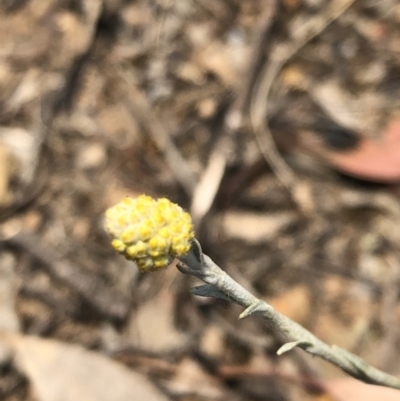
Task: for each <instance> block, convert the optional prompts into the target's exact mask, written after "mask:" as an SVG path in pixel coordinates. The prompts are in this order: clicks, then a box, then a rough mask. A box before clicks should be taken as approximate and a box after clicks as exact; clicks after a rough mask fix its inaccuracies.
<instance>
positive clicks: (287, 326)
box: [178, 240, 400, 389]
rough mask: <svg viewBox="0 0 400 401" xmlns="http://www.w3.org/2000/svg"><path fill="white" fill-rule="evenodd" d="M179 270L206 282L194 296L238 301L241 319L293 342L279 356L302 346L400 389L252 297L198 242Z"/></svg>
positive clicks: (362, 377) (398, 381)
mask: <svg viewBox="0 0 400 401" xmlns="http://www.w3.org/2000/svg"><path fill="white" fill-rule="evenodd" d="M178 269H179V270H180V271H181V272H182V273H184V274H190V275H192V276H195V277H197V278H199V279H201V280H202V281H204V282H205V283H206V284H205V285H201V286H199V287H195V288H193V289H192V293H193V294H195V295H199V296H203V297H213V298H220V299H224V300H227V301H230V302H235V303H237V304H239V305H241V306H243V307H244V308H245V310H244V311H243V312H242V313H241V314H240V316H239V318H240V319H243V318H246V317H249V316H251V315H258V316H261V317H262V318H263V319H265V320H266V321H267V323H268V324H269V326H271V327H272V328H274V329H275V330H278V331H279V332H281V333H282V334H284V335H285V336H286V338H287V339H288V340H289V342H288V343H286V344H285V345H283V346H282V347H281V348H280V349H279V350H278V352H277V353H278V355H281V354H283V353H285V352H288V351H290V350H292V349H293V348H295V347H299V348H301V349H303V350H304V351H306V352H308V353H309V354H312V355H315V356H319V357H320V358H322V359H325V360H326V361H328V362H330V363H332V364H333V365H336V366H337V367H338V368H340V369H342V370H343V371H344V372H346V373H348V374H349V375H350V376H353V377H354V378H356V379H358V380H360V381H363V382H365V383H369V384H375V385H380V386H385V387H392V388H396V389H400V379H398V378H397V377H394V376H391V375H389V374H387V373H385V372H382V371H380V370H379V369H376V368H374V367H373V366H371V365H369V364H368V363H367V362H365V361H364V360H363V359H361V358H359V357H358V356H356V355H354V354H352V353H351V352H348V351H346V350H344V349H342V348H340V347H337V346H335V345H332V346H330V345H328V344H326V343H324V342H323V341H321V340H320V339H318V338H317V337H315V336H314V335H313V334H312V333H311V332H309V331H308V330H307V329H305V328H304V327H302V326H301V325H299V324H298V323H296V322H294V321H293V320H291V319H289V318H288V317H286V316H284V315H282V314H281V313H279V312H278V311H276V310H275V309H274V308H273V307H272V306H271V305H269V304H268V303H266V302H265V301H262V300H260V299H258V298H257V297H255V296H254V295H252V294H251V293H250V292H249V291H247V290H246V289H245V288H243V287H242V286H241V285H240V284H238V283H237V282H236V281H235V280H233V279H232V278H231V277H230V276H229V275H228V274H226V273H225V272H224V271H223V270H222V269H221V268H220V267H218V266H217V265H216V264H215V263H214V262H213V261H212V260H211V259H210V258H209V257H208V256H207V255H205V254H204V253H203V252H202V250H201V246H200V244H199V242H198V241H197V240H194V242H193V247H192V249H191V251H190V252H189V253H188V254H187V255H185V256H184V257H181V258H180V259H179V263H178Z"/></svg>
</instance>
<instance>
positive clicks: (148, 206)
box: [105, 195, 194, 272]
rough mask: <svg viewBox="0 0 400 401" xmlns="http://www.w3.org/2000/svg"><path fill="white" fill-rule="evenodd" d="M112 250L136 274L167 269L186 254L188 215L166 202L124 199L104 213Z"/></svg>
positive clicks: (190, 232)
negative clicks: (128, 262)
mask: <svg viewBox="0 0 400 401" xmlns="http://www.w3.org/2000/svg"><path fill="white" fill-rule="evenodd" d="M105 228H106V231H107V232H108V234H109V235H110V237H111V238H112V240H111V245H112V247H113V248H114V249H115V250H116V251H117V252H119V253H121V254H122V255H124V256H125V257H126V258H127V259H129V260H133V261H135V262H136V263H137V265H138V266H139V269H140V271H142V272H144V271H154V270H158V269H160V268H163V267H165V266H167V265H169V264H170V263H171V262H172V260H173V259H174V258H175V257H179V256H183V255H185V254H187V253H188V252H189V251H190V248H191V246H192V240H193V238H194V230H193V223H192V219H191V217H190V215H189V213H186V212H185V211H183V209H182V208H181V207H180V206H178V205H176V204H175V203H172V202H171V201H170V200H168V199H166V198H161V199H158V200H155V199H153V198H151V197H150V196H146V195H140V196H139V197H137V198H136V199H133V198H130V197H126V198H124V199H123V200H122V201H121V202H120V203H118V204H117V205H115V206H113V207H111V208H110V209H108V210H107V211H106V213H105Z"/></svg>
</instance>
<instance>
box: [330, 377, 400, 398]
mask: <svg viewBox="0 0 400 401" xmlns="http://www.w3.org/2000/svg"><path fill="white" fill-rule="evenodd" d="M325 388H326V389H327V392H328V393H329V394H330V395H331V396H332V397H333V398H334V399H335V400H337V401H377V400H379V401H399V400H400V390H395V389H392V388H386V387H381V386H372V385H370V384H365V383H362V382H360V381H358V380H356V379H351V378H350V379H347V378H346V379H337V380H329V381H327V382H325Z"/></svg>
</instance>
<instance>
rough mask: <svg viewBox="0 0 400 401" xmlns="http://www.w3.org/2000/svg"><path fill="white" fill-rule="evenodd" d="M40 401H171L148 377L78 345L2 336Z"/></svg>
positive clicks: (4, 333)
mask: <svg viewBox="0 0 400 401" xmlns="http://www.w3.org/2000/svg"><path fill="white" fill-rule="evenodd" d="M0 342H2V343H5V345H6V346H9V347H11V349H12V351H13V352H14V354H15V362H16V363H17V366H18V367H19V369H20V370H21V371H22V372H23V373H24V374H25V375H26V376H27V377H28V378H29V380H30V382H31V386H32V388H33V391H34V393H35V397H36V398H37V400H38V401H77V400H79V401H150V400H151V401H167V400H168V398H167V397H166V396H164V395H163V394H162V393H161V392H160V391H159V390H158V389H157V388H156V387H155V386H154V385H153V384H152V383H151V382H150V381H149V380H148V379H147V378H146V377H145V376H143V375H141V374H139V373H136V372H133V371H131V370H129V369H127V368H126V367H125V366H123V365H120V364H119V363H117V362H115V361H113V360H111V359H108V358H107V357H105V356H103V355H101V354H99V353H96V352H92V351H87V350H85V349H84V348H82V347H80V346H77V345H67V344H63V343H61V342H57V341H53V340H44V339H39V338H36V337H31V336H21V335H17V334H14V333H10V332H0Z"/></svg>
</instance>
